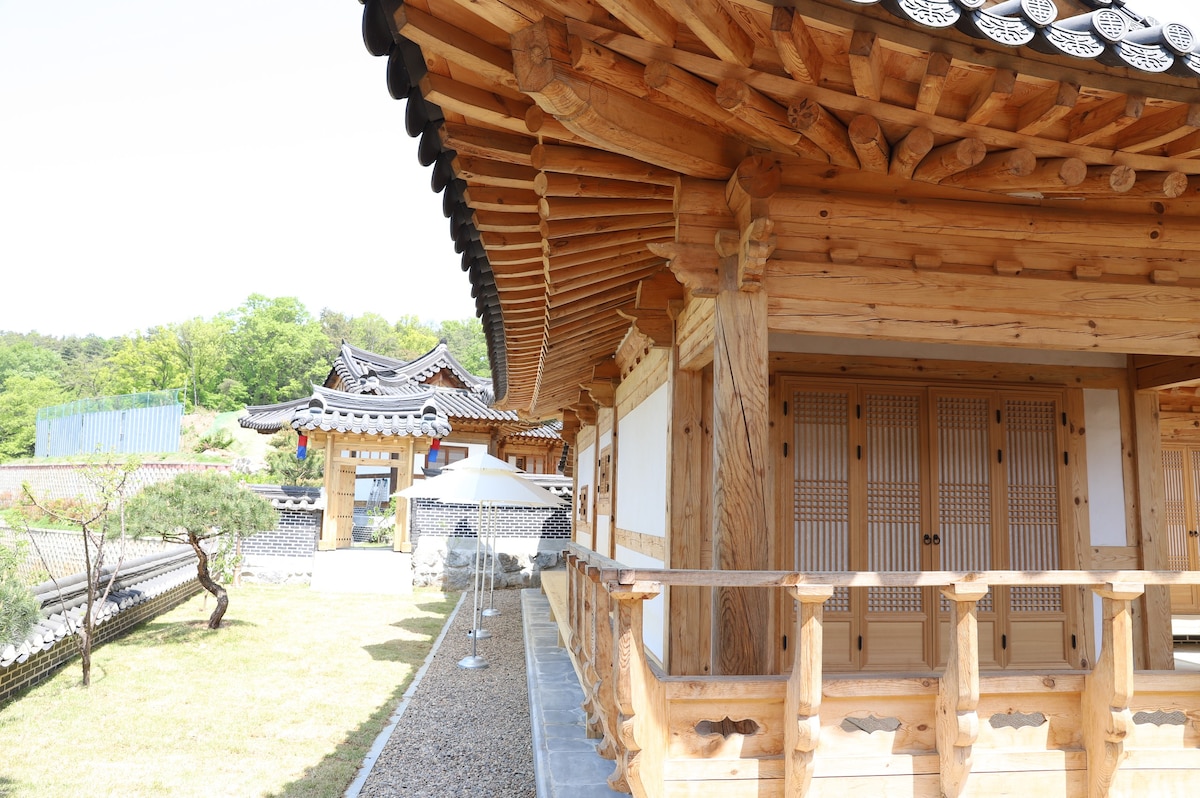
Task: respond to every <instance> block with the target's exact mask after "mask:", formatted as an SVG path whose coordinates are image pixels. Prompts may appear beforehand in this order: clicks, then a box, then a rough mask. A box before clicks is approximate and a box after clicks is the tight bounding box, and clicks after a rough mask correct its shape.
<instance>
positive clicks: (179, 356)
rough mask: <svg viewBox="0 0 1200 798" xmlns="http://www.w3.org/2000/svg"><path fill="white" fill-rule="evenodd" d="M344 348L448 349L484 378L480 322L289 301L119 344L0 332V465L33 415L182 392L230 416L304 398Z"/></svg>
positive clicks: (20, 450) (391, 353)
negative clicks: (98, 400) (433, 320)
mask: <svg viewBox="0 0 1200 798" xmlns="http://www.w3.org/2000/svg"><path fill="white" fill-rule="evenodd" d="M342 340H346V341H348V342H350V343H352V344H354V345H355V346H358V347H361V348H363V349H366V350H368V351H371V352H376V353H378V354H381V355H385V356H387V357H393V358H397V359H400V360H409V359H412V358H414V357H416V356H418V355H421V354H424V353H425V352H427V351H429V350H430V349H432V348H433V347H434V346H436V345H437V343H438V342H439V341H441V340H444V341H446V345H447V346H448V347H449V349H450V351H451V353H452V354H453V355H454V356H455V357H456V358H458V360H459V361H460V362H461V363H462V364H463V366H464V367H465V368H466V369H467V370H468V371H470V372H472V373H473V374H477V375H480V376H489V371H488V360H487V346H486V343H485V341H484V336H483V330H482V327H481V325H480V323H479V320H478V319H465V320H458V321H445V322H442V323H440V324H437V325H433V324H428V323H424V322H421V321H420V319H418V318H417V317H416V316H401V317H400V318H399V319H398V320H397V321H396V322H394V323H393V322H389V321H388V320H387V319H385V318H383V317H382V316H380V315H378V314H375V313H364V314H363V315H361V316H347V315H346V314H344V313H339V312H337V311H334V310H331V309H329V308H325V309H323V310H322V311H321V313H320V315H319V316H313V315H312V314H311V313H310V312H309V311H308V309H307V308H305V307H304V304H303V303H301V302H300V300H298V299H296V298H295V297H276V298H271V297H267V296H264V295H262V294H251V295H250V296H249V297H248V298H247V299H246V301H245V302H244V303H242V305H240V306H239V307H237V308H235V309H233V310H229V311H226V312H223V313H218V314H217V315H215V316H213V317H212V318H210V319H204V318H200V317H196V318H193V319H190V320H188V321H182V322H178V323H174V324H167V325H163V326H159V327H151V328H149V329H147V330H145V331H144V332H142V331H138V332H134V333H132V334H130V335H123V336H117V337H115V338H101V337H99V336H96V335H88V336H84V337H79V336H68V337H63V338H58V337H54V336H48V335H39V334H38V333H36V332H30V333H19V332H2V331H0V462H3V461H5V460H11V459H15V458H20V457H29V456H31V455H32V454H33V449H34V440H35V432H36V426H35V424H36V417H37V410H38V408H40V407H49V406H52V405H58V404H64V403H66V402H71V401H74V400H76V399H84V398H90V397H98V396H113V395H118V394H128V393H141V392H143V391H160V390H167V389H172V388H179V389H181V390H182V396H183V400H184V402H185V404H186V405H187V408H188V409H189V410H191V409H194V408H196V407H203V408H207V409H210V410H217V411H226V410H237V409H239V408H241V407H243V406H245V405H260V404H271V403H274V402H282V401H286V400H288V399H295V398H298V397H300V396H304V395H307V394H308V393H309V391H310V386H311V385H312V384H313V383H320V382H322V381H324V379H325V377H326V375H327V374H328V369H329V365H330V363H331V362H332V361H333V359H334V358H335V357H336V356H337V352H338V348H339V347H340V346H341V342H342Z"/></svg>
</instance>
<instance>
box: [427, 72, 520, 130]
mask: <svg viewBox="0 0 1200 798" xmlns="http://www.w3.org/2000/svg"><path fill="white" fill-rule="evenodd" d="M421 94H422V95H423V96H424V97H425V99H426V100H428V101H429V102H431V103H436V104H437V105H439V106H441V108H442V110H443V111H449V112H451V113H456V114H462V115H463V116H465V117H466V118H467V119H474V120H476V121H477V122H483V123H485V124H488V125H493V126H495V127H498V128H501V129H502V130H507V131H509V132H515V133H527V132H528V128H527V127H526V126H525V111H526V110H527V109H528V108H529V106H528V105H527V104H525V103H523V102H521V101H520V100H517V99H515V98H512V97H506V96H503V95H501V94H497V93H496V92H491V91H487V90H486V89H480V88H477V87H475V86H469V85H467V84H466V83H459V82H457V81H455V80H453V79H452V78H448V77H446V76H444V75H439V74H437V73H436V72H430V73H428V74H426V75H425V77H423V78H421Z"/></svg>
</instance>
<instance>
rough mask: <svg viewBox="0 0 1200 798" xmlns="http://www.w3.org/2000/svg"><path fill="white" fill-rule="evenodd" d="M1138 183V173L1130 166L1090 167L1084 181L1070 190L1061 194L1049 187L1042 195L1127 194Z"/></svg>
mask: <svg viewBox="0 0 1200 798" xmlns="http://www.w3.org/2000/svg"><path fill="white" fill-rule="evenodd" d="M1136 181H1137V171H1136V170H1135V169H1132V168H1131V167H1128V166H1089V167H1087V174H1086V175H1085V176H1084V178H1083V180H1081V181H1079V182H1078V183H1076V184H1075V185H1073V186H1071V187H1070V188H1068V189H1066V190H1064V191H1062V192H1059V191H1056V190H1055V189H1053V188H1052V187H1047V188H1046V189H1045V190H1044V191H1043V192H1042V193H1044V194H1057V193H1061V194H1065V195H1067V196H1084V197H1086V196H1105V195H1114V194H1125V193H1127V192H1128V191H1129V190H1130V189H1131V188H1133V184H1134V183H1135V182H1136Z"/></svg>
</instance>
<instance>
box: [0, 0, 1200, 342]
mask: <svg viewBox="0 0 1200 798" xmlns="http://www.w3.org/2000/svg"><path fill="white" fill-rule="evenodd" d="M1133 7H1134V8H1135V9H1137V10H1139V11H1141V12H1143V13H1146V14H1149V15H1153V16H1157V17H1158V18H1159V19H1160V20H1164V21H1176V22H1182V23H1185V24H1188V25H1190V26H1191V27H1192V28H1193V30H1194V31H1195V32H1196V33H1197V35H1198V36H1200V3H1197V2H1195V0H1136V2H1134V3H1133ZM361 14H362V7H361V6H360V5H359V3H358V2H356V0H205V2H189V3H185V2H183V1H182V0H57V2H54V3H51V4H49V5H48V4H47V3H46V2H45V0H0V330H14V331H17V332H28V331H31V330H37V331H38V332H41V333H46V334H51V335H72V334H75V335H85V334H88V333H96V334H98V335H102V336H106V337H108V336H114V335H121V334H125V333H129V332H132V331H134V330H144V329H146V328H148V327H151V326H154V325H158V324H166V323H171V322H179V321H184V320H186V319H189V318H192V317H194V316H203V317H205V318H208V317H211V316H212V315H213V314H215V313H218V312H220V311H224V310H230V309H233V308H235V307H237V306H238V305H240V304H241V303H242V302H243V301H244V300H245V298H246V297H247V296H248V295H249V294H250V293H253V292H258V293H263V294H266V295H268V296H298V297H299V298H300V300H301V301H302V302H304V304H305V305H306V306H307V308H308V310H309V311H310V312H311V313H312V314H313V315H314V316H316V315H318V314H319V313H320V311H321V309H322V308H323V307H329V308H332V309H334V310H337V311H341V312H343V313H348V314H350V315H360V314H362V313H364V312H367V311H373V312H376V313H379V314H380V315H382V316H384V317H385V318H387V319H388V320H390V321H394V320H395V319H396V318H398V317H399V316H400V315H402V314H411V315H416V316H419V317H420V318H422V319H423V320H426V321H442V320H446V319H463V318H468V317H472V316H474V315H475V308H474V302H473V300H472V299H471V298H470V287H469V282H468V280H467V277H466V275H465V274H464V273H463V272H462V271H461V270H460V268H459V256H458V255H457V254H455V252H454V245H453V242H452V241H451V239H450V225H449V222H448V221H447V220H446V219H445V218H444V217H443V216H442V213H441V202H440V197H439V196H437V195H434V194H433V193H432V191H431V189H430V187H429V169H427V168H424V167H422V166H420V165H419V164H418V163H417V160H416V140H415V139H410V138H409V137H408V135H407V133H405V131H404V103H403V102H399V101H395V100H392V99H391V98H390V97H389V96H388V93H387V87H386V85H385V77H384V69H385V59H382V58H372V57H371V56H370V55H368V54H367V52H366V50H365V49H364V48H363V45H362V37H361V32H360V31H361ZM418 286H419V287H418Z"/></svg>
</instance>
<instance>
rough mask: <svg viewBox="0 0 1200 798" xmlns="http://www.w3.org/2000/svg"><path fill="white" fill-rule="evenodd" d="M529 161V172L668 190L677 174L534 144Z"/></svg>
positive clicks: (609, 156)
mask: <svg viewBox="0 0 1200 798" xmlns="http://www.w3.org/2000/svg"><path fill="white" fill-rule="evenodd" d="M530 160H531V162H532V163H533V168H534V169H537V170H539V171H542V172H556V173H559V174H568V175H581V176H587V177H607V178H613V179H615V180H631V181H636V182H639V183H653V184H655V185H660V186H672V187H674V185H675V183H676V182H677V181H678V179H679V175H678V173H676V172H674V171H672V170H670V169H660V168H659V167H657V166H651V165H650V164H648V163H645V162H644V161H639V160H636V159H634V158H628V157H626V156H624V155H617V154H616V153H612V152H604V151H603V150H595V149H591V148H588V147H571V146H567V145H553V144H538V145H537V146H535V147H534V148H533V149H532V151H531V152H530Z"/></svg>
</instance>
